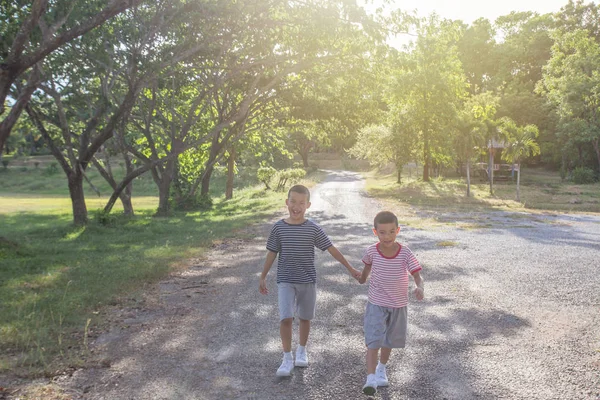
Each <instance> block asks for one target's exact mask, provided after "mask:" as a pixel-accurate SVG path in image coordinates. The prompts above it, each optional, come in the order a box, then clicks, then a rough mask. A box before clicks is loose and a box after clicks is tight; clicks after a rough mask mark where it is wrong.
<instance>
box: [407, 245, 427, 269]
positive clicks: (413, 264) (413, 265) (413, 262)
mask: <svg viewBox="0 0 600 400" xmlns="http://www.w3.org/2000/svg"><path fill="white" fill-rule="evenodd" d="M405 249H406V250H407V251H408V256H407V257H406V262H407V264H408V272H410V273H411V274H413V273H415V272H418V271H420V270H422V269H423V268H422V267H421V264H419V261H418V260H417V257H415V255H414V254H413V252H412V251H410V249H409V248H408V247H405Z"/></svg>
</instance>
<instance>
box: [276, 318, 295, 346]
mask: <svg viewBox="0 0 600 400" xmlns="http://www.w3.org/2000/svg"><path fill="white" fill-rule="evenodd" d="M292 321H293V319H292V318H286V319H283V320H281V321H280V322H279V335H280V336H281V345H282V347H283V352H284V353H289V352H290V351H292Z"/></svg>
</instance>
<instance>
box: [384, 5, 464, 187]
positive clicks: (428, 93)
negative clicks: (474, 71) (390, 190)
mask: <svg viewBox="0 0 600 400" xmlns="http://www.w3.org/2000/svg"><path fill="white" fill-rule="evenodd" d="M418 29H419V36H418V38H417V41H416V43H414V44H412V45H411V46H410V47H409V48H408V50H409V52H408V53H403V54H399V56H398V61H397V65H398V67H397V68H396V69H395V70H394V71H393V73H392V79H393V83H392V88H391V90H392V95H391V96H390V97H391V103H392V104H396V105H395V109H398V110H403V109H410V110H412V112H413V115H412V116H411V119H410V120H411V121H412V122H413V123H414V127H413V129H412V131H414V132H417V133H418V134H419V139H420V142H421V143H422V150H423V180H424V181H428V180H429V176H430V168H431V166H432V155H433V154H434V153H436V152H438V153H439V154H445V152H446V151H447V149H449V148H451V145H450V143H449V142H450V140H451V138H450V136H449V135H447V134H446V133H447V132H448V131H449V130H451V126H452V124H453V123H454V119H455V116H456V112H457V110H458V108H459V105H460V101H461V99H462V98H463V97H464V96H465V94H466V89H467V83H466V80H465V76H464V73H463V70H462V66H461V63H460V60H459V59H458V55H457V51H456V41H457V39H458V37H459V26H458V24H456V23H452V22H450V21H445V20H444V21H440V20H439V19H438V18H437V17H436V16H435V15H433V16H431V17H429V19H427V20H423V21H421V23H420V25H419V27H418Z"/></svg>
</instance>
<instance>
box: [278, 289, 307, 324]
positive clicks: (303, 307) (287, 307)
mask: <svg viewBox="0 0 600 400" xmlns="http://www.w3.org/2000/svg"><path fill="white" fill-rule="evenodd" d="M277 294H278V303H279V320H280V321H283V320H284V319H288V318H293V317H294V315H296V316H297V317H298V318H300V319H305V320H311V319H313V318H314V317H315V309H316V306H317V284H316V283H286V282H281V283H278V284H277Z"/></svg>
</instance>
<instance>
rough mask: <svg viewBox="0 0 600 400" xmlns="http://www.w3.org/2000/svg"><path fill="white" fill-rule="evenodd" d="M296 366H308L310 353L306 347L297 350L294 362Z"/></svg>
mask: <svg viewBox="0 0 600 400" xmlns="http://www.w3.org/2000/svg"><path fill="white" fill-rule="evenodd" d="M294 365H296V367H308V354H306V348H304V350H303V351H301V350H300V349H297V350H296V361H295V362H294Z"/></svg>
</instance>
